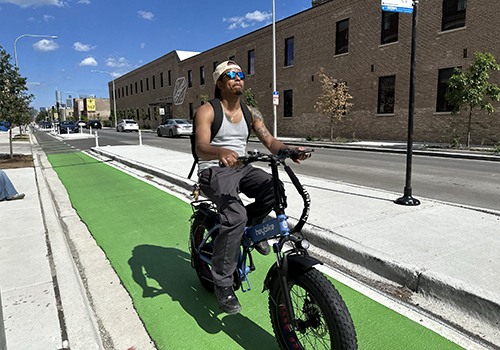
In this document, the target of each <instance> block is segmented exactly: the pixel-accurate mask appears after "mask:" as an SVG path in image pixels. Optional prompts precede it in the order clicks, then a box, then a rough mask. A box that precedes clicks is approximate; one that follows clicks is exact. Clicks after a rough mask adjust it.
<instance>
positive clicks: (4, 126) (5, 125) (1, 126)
mask: <svg viewBox="0 0 500 350" xmlns="http://www.w3.org/2000/svg"><path fill="white" fill-rule="evenodd" d="M9 127H10V123H9V122H0V131H8V130H9Z"/></svg>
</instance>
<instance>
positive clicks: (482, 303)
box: [91, 142, 500, 326]
mask: <svg viewBox="0 0 500 350" xmlns="http://www.w3.org/2000/svg"><path fill="white" fill-rule="evenodd" d="M287 143H289V142H287ZM301 145H303V144H301ZM363 150H364V149H363ZM91 151H93V152H95V153H97V154H100V155H101V156H105V157H107V158H111V159H113V160H115V161H117V162H120V163H122V164H125V165H127V166H129V167H132V168H135V169H138V170H140V171H144V172H146V173H150V174H152V175H154V176H157V177H159V178H162V179H164V180H166V181H169V182H171V183H174V184H176V185H178V186H179V187H181V188H184V189H186V190H188V191H190V190H191V189H192V187H193V184H194V183H195V182H194V181H191V180H189V179H186V178H183V177H180V176H178V175H176V174H172V173H169V172H167V171H165V170H162V169H157V168H154V167H151V166H149V165H146V164H142V163H139V162H134V161H130V160H127V159H124V158H122V157H120V156H117V155H116V154H113V153H112V152H107V151H106V150H105V149H103V148H92V149H91ZM475 159H476V158H475ZM294 221H295V220H294V219H292V220H291V226H293V224H294ZM303 233H304V236H305V237H306V238H307V239H308V240H309V241H310V242H311V243H312V244H313V245H315V246H316V247H322V249H324V250H325V251H327V252H329V253H331V254H333V255H335V256H337V257H340V258H341V259H343V260H346V261H348V262H350V263H353V264H356V265H359V266H362V267H364V268H366V269H367V270H370V271H372V272H374V273H375V274H377V275H379V276H382V277H384V278H386V279H388V280H390V281H393V282H395V283H397V284H400V285H403V286H406V287H408V288H409V289H410V290H412V291H413V292H416V293H423V294H425V295H427V296H431V297H434V298H437V299H439V300H440V301H443V302H446V303H451V304H452V305H454V306H457V307H459V308H460V309H462V310H464V311H466V312H469V313H473V314H476V316H479V317H480V318H481V319H483V320H485V321H487V322H489V323H491V324H492V325H493V326H498V324H500V300H499V299H498V296H494V295H491V298H489V299H486V298H485V297H484V296H485V295H490V294H491V293H489V292H487V291H484V290H480V289H479V288H475V287H471V286H468V285H465V284H463V283H462V282H460V281H457V280H455V279H453V278H450V277H447V276H442V275H439V274H437V273H435V272H433V271H426V270H423V269H420V268H418V267H417V266H411V265H410V264H407V263H404V262H398V261H394V260H393V259H392V258H391V257H389V256H387V255H384V254H383V253H381V252H379V251H375V250H373V249H370V248H368V247H365V246H363V245H360V244H358V243H355V242H353V241H351V240H349V239H347V238H345V237H342V236H340V235H338V234H336V233H335V232H331V231H327V230H324V229H321V228H319V227H315V226H313V225H309V224H306V225H305V226H304V228H303Z"/></svg>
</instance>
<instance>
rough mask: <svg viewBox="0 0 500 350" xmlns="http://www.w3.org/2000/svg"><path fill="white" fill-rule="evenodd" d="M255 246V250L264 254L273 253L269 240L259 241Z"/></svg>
mask: <svg viewBox="0 0 500 350" xmlns="http://www.w3.org/2000/svg"><path fill="white" fill-rule="evenodd" d="M253 246H254V247H255V250H257V251H258V252H259V253H261V254H262V255H269V253H271V247H270V246H269V243H267V241H260V242H257V243H255V244H254V245H253Z"/></svg>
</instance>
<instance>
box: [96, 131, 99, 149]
mask: <svg viewBox="0 0 500 350" xmlns="http://www.w3.org/2000/svg"><path fill="white" fill-rule="evenodd" d="M95 146H96V147H99V136H98V135H97V130H96V131H95Z"/></svg>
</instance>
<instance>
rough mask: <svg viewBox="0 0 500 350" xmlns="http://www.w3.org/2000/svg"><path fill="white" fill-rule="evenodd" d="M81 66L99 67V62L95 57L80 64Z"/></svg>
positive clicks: (88, 58)
mask: <svg viewBox="0 0 500 350" xmlns="http://www.w3.org/2000/svg"><path fill="white" fill-rule="evenodd" d="M80 66H97V61H96V60H95V58H94V57H87V58H86V59H84V60H83V61H81V62H80Z"/></svg>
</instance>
